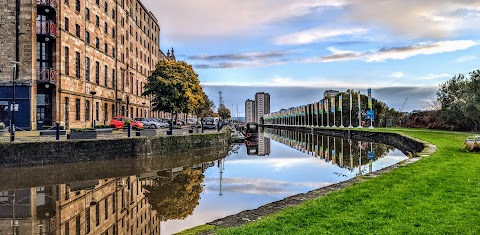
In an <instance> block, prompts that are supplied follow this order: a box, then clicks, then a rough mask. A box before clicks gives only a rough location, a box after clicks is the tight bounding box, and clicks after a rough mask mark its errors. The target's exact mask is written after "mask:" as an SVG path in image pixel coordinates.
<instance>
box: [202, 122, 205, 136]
mask: <svg viewBox="0 0 480 235" xmlns="http://www.w3.org/2000/svg"><path fill="white" fill-rule="evenodd" d="M204 130H205V129H204V127H203V122H202V134H203V131H204Z"/></svg>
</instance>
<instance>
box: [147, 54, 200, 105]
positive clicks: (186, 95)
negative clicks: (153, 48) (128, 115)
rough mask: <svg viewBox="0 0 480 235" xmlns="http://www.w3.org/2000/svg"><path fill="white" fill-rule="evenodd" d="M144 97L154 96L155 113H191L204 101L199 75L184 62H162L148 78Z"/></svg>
mask: <svg viewBox="0 0 480 235" xmlns="http://www.w3.org/2000/svg"><path fill="white" fill-rule="evenodd" d="M142 95H144V96H152V97H153V99H152V106H153V111H163V112H169V113H173V114H177V113H182V112H183V113H191V112H193V111H194V110H195V108H197V107H198V106H199V105H200V104H201V102H202V100H203V99H204V93H203V90H202V87H201V86H200V80H199V79H198V74H196V73H195V71H194V70H193V67H192V66H191V65H189V64H187V63H186V62H183V61H168V60H163V61H160V62H159V63H158V64H157V65H156V67H155V70H154V71H153V72H152V75H150V77H148V82H147V84H146V85H145V91H144V92H143V94H142Z"/></svg>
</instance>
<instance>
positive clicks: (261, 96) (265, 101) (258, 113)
mask: <svg viewBox="0 0 480 235" xmlns="http://www.w3.org/2000/svg"><path fill="white" fill-rule="evenodd" d="M269 113H270V94H268V93H265V92H259V93H257V94H255V122H257V123H260V120H261V119H262V118H263V116H264V115H265V114H269Z"/></svg>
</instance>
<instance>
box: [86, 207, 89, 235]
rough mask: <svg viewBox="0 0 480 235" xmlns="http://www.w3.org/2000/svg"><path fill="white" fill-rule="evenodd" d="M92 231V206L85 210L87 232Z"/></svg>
mask: <svg viewBox="0 0 480 235" xmlns="http://www.w3.org/2000/svg"><path fill="white" fill-rule="evenodd" d="M89 233H90V207H87V209H86V210H85V234H89Z"/></svg>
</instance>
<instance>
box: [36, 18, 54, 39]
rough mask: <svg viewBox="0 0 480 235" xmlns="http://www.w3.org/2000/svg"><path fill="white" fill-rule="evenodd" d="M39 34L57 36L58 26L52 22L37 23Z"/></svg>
mask: <svg viewBox="0 0 480 235" xmlns="http://www.w3.org/2000/svg"><path fill="white" fill-rule="evenodd" d="M37 34H39V35H48V36H54V37H55V36H57V25H56V24H55V22H53V21H51V20H40V21H37Z"/></svg>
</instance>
